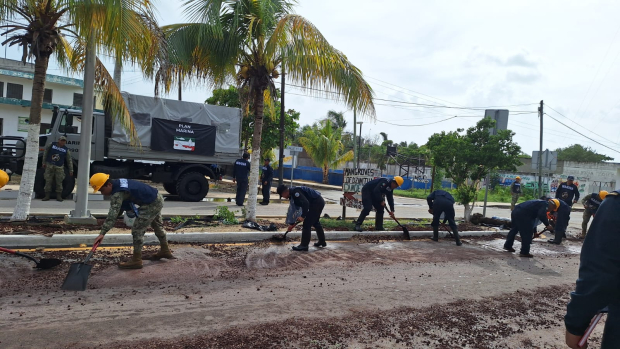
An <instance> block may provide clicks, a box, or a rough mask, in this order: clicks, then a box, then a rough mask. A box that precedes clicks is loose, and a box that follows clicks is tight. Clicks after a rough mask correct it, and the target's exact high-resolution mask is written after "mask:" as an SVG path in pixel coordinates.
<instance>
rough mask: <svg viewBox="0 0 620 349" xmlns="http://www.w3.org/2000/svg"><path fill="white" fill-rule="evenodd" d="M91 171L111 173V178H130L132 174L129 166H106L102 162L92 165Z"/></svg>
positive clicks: (93, 172)
mask: <svg viewBox="0 0 620 349" xmlns="http://www.w3.org/2000/svg"><path fill="white" fill-rule="evenodd" d="M90 172H91V173H92V174H95V173H105V174H109V175H110V178H111V179H119V178H128V177H129V175H130V174H131V170H130V168H129V167H116V166H106V165H103V164H101V163H99V164H98V163H93V164H92V165H90Z"/></svg>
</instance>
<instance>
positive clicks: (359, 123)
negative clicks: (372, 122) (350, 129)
mask: <svg viewBox="0 0 620 349" xmlns="http://www.w3.org/2000/svg"><path fill="white" fill-rule="evenodd" d="M363 123H364V122H363V121H358V122H357V124H358V125H360V136H359V138H358V146H357V148H358V152H357V168H359V167H360V152H361V151H362V124H363Z"/></svg>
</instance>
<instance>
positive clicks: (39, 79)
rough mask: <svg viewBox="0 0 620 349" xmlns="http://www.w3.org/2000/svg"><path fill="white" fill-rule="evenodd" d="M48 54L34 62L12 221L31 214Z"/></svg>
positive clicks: (23, 219) (22, 218)
mask: <svg viewBox="0 0 620 349" xmlns="http://www.w3.org/2000/svg"><path fill="white" fill-rule="evenodd" d="M48 63H49V57H48V56H45V55H43V56H39V57H37V58H36V59H35V62H34V78H33V81H32V98H31V103H30V115H29V117H28V137H27V139H26V156H25V158H24V169H23V172H22V180H21V183H20V184H19V196H18V197H17V204H16V205H15V210H14V211H13V216H11V221H25V220H26V219H27V218H28V215H29V214H30V202H31V201H32V190H33V188H34V179H35V175H36V173H37V162H38V159H39V132H40V129H41V110H42V107H43V94H44V93H45V74H46V73H47V65H48Z"/></svg>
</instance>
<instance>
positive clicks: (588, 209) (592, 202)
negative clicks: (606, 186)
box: [579, 190, 609, 239]
mask: <svg viewBox="0 0 620 349" xmlns="http://www.w3.org/2000/svg"><path fill="white" fill-rule="evenodd" d="M607 194H609V193H608V192H607V190H601V191H599V192H598V193H592V194H588V195H586V197H584V198H583V200H582V201H581V203H582V204H583V208H584V210H583V221H582V222H581V235H580V236H579V238H580V239H584V238H585V237H586V233H587V231H588V223H590V218H592V216H594V215H595V214H596V211H597V210H598V208H599V206H601V203H602V202H603V200H605V197H606V196H607Z"/></svg>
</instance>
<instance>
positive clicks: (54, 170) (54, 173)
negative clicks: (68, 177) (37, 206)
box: [43, 143, 73, 198]
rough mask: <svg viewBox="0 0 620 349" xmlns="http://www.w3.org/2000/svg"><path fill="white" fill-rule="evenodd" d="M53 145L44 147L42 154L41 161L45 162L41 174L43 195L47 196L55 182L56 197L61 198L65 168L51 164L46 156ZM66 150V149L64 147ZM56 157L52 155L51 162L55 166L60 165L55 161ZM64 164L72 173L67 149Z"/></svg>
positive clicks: (71, 164)
mask: <svg viewBox="0 0 620 349" xmlns="http://www.w3.org/2000/svg"><path fill="white" fill-rule="evenodd" d="M54 144H55V143H51V144H50V145H48V146H47V147H45V151H44V152H43V161H45V172H44V174H43V178H45V189H44V190H45V194H46V195H47V196H49V194H50V193H51V192H52V183H53V182H54V181H56V195H57V197H58V198H61V196H62V189H63V188H62V181H64V180H65V168H64V166H62V165H61V166H57V165H55V164H54V163H51V162H50V161H49V159H48V155H49V153H50V151H51V149H52V145H54ZM65 148H66V147H65ZM55 156H57V155H55V154H53V155H52V161H55V163H56V164H60V163H59V162H58V160H57V159H54V157H55ZM65 163H66V164H67V167H68V169H69V172H70V173H72V172H73V159H72V157H71V151H70V150H69V149H67V153H66V155H65Z"/></svg>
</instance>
